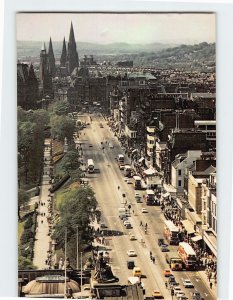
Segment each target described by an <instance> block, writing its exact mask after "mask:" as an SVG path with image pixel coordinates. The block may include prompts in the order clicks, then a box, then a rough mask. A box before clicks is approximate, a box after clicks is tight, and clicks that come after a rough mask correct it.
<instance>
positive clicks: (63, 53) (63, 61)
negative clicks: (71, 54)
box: [60, 38, 67, 67]
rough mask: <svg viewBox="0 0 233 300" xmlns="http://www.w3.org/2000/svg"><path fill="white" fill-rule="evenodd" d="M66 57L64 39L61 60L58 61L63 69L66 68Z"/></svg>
mask: <svg viewBox="0 0 233 300" xmlns="http://www.w3.org/2000/svg"><path fill="white" fill-rule="evenodd" d="M66 57H67V52H66V40H65V38H64V40H63V46H62V53H61V59H60V67H65V66H66Z"/></svg>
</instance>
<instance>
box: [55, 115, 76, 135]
mask: <svg viewBox="0 0 233 300" xmlns="http://www.w3.org/2000/svg"><path fill="white" fill-rule="evenodd" d="M50 124H51V134H52V137H53V138H57V139H58V140H60V141H64V139H65V137H66V138H67V140H68V141H71V140H72V139H73V133H74V130H75V123H74V121H73V120H72V119H70V118H69V117H66V116H57V115H52V116H51V119H50Z"/></svg>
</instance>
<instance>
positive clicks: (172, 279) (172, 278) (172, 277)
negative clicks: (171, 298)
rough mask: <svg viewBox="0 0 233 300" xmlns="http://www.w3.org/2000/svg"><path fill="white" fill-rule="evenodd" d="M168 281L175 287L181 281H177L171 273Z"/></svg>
mask: <svg viewBox="0 0 233 300" xmlns="http://www.w3.org/2000/svg"><path fill="white" fill-rule="evenodd" d="M168 283H169V285H170V286H171V287H175V286H178V285H179V283H178V282H177V281H176V279H175V276H174V275H171V276H169V277H168Z"/></svg>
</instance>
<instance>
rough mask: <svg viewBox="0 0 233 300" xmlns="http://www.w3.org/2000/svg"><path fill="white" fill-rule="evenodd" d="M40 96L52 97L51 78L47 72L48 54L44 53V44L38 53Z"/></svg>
mask: <svg viewBox="0 0 233 300" xmlns="http://www.w3.org/2000/svg"><path fill="white" fill-rule="evenodd" d="M40 95H41V96H42V97H43V96H46V95H48V96H52V95H53V89H52V76H51V74H50V72H49V64H48V54H47V53H46V48H45V43H44V44H43V46H42V48H41V51H40Z"/></svg>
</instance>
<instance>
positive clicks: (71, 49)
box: [63, 22, 79, 75]
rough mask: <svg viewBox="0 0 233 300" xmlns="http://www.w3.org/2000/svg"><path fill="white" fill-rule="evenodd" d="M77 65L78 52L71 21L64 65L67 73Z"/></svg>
mask: <svg viewBox="0 0 233 300" xmlns="http://www.w3.org/2000/svg"><path fill="white" fill-rule="evenodd" d="M63 46H64V44H63ZM78 66H79V59H78V52H77V47H76V42H75V37H74V29H73V24H72V22H71V26H70V35H69V41H68V47H67V58H66V67H67V72H68V74H69V75H70V74H71V73H72V72H73V71H74V69H75V68H76V67H78Z"/></svg>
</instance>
